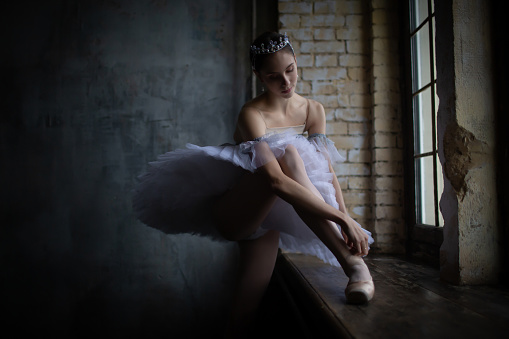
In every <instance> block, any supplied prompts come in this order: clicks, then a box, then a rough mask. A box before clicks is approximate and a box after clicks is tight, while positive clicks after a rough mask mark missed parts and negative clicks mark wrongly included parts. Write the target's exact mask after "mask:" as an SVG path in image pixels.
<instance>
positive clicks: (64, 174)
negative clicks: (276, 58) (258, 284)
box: [0, 0, 251, 337]
mask: <svg viewBox="0 0 509 339" xmlns="http://www.w3.org/2000/svg"><path fill="white" fill-rule="evenodd" d="M2 14H3V15H4V20H3V21H4V22H6V23H8V25H7V26H8V27H9V29H8V31H7V32H6V31H5V30H4V32H3V33H4V35H6V36H5V40H4V41H5V42H6V44H7V46H8V47H9V48H7V49H6V50H5V51H4V53H3V55H2V61H3V62H2V65H3V86H4V87H3V88H4V91H3V94H4V95H5V99H4V100H3V103H4V110H3V113H2V116H1V118H0V119H1V120H0V140H1V148H0V152H1V157H2V166H1V168H0V172H1V174H2V180H3V183H2V190H1V193H0V194H1V199H2V213H1V216H0V218H1V224H2V228H1V234H0V241H1V244H0V248H1V251H2V270H1V271H2V272H1V273H0V274H1V280H2V283H3V288H2V306H4V307H7V308H8V309H9V312H8V314H9V316H10V317H12V319H24V320H25V319H26V320H29V322H30V326H31V328H33V329H51V330H52V332H51V333H52V336H54V335H56V336H62V337H71V336H72V334H74V333H75V331H80V334H82V335H84V334H90V336H91V335H94V333H95V334H98V333H101V334H102V335H106V334H112V335H113V334H115V335H113V337H128V336H130V335H133V336H137V337H150V335H151V334H154V333H153V332H154V331H159V330H164V331H171V332H172V333H173V334H174V335H178V332H179V331H180V330H182V331H184V330H185V331H187V333H188V334H189V335H191V336H192V335H193V333H194V334H196V335H197V334H198V333H199V331H200V330H202V329H207V331H208V333H213V331H215V330H217V329H218V326H221V324H222V322H221V321H218V319H221V317H222V315H224V312H225V310H226V305H227V302H228V298H229V295H230V290H231V287H232V279H233V274H232V273H233V272H234V269H235V264H236V248H235V247H234V245H233V244H226V245H225V244H219V243H214V242H212V241H210V240H208V239H203V238H198V237H194V236H186V235H181V236H167V235H165V234H162V233H161V232H159V231H157V230H154V229H151V228H148V227H147V226H145V225H143V224H141V223H140V222H138V221H136V220H135V218H134V217H133V215H132V212H131V190H132V189H133V187H134V185H135V183H136V176H137V175H139V174H140V173H141V172H142V171H143V170H144V169H145V168H146V164H147V163H148V162H149V161H152V160H155V158H156V156H157V155H158V154H160V153H163V152H166V151H169V150H173V149H175V148H178V147H183V146H184V144H185V143H186V142H192V143H196V144H200V145H205V144H212V145H214V144H220V143H224V142H229V141H231V140H232V133H233V127H234V122H235V119H236V115H237V113H238V110H239V109H240V107H241V106H242V104H243V103H244V102H245V100H246V98H247V97H248V94H249V88H247V84H248V83H249V81H250V69H249V59H248V56H247V55H248V54H247V51H248V44H249V41H250V39H251V24H250V21H251V19H250V18H251V7H250V2H247V1H244V2H242V1H233V0H224V1H215V2H213V3H212V2H209V1H205V0H201V1H192V2H189V1H147V2H141V1H121V2H120V1H93V2H84V1H45V2H40V3H37V4H36V3H35V2H26V1H19V2H15V3H14V4H9V5H6V7H5V8H4V11H3V13H2ZM7 26H6V27H7ZM8 319H11V318H8ZM197 323H199V324H200V326H196V324H197ZM20 329H21V330H23V327H20ZM27 329H28V327H27ZM95 331H97V333H96V332H95ZM99 331H101V332H99ZM136 331H141V332H136ZM41 333H44V332H41ZM141 333H144V334H146V336H145V335H141Z"/></svg>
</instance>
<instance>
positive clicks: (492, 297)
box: [275, 253, 509, 338]
mask: <svg viewBox="0 0 509 339" xmlns="http://www.w3.org/2000/svg"><path fill="white" fill-rule="evenodd" d="M366 263H367V264H368V266H369V268H370V270H371V274H372V276H373V280H374V282H375V297H374V298H373V300H372V301H371V302H370V303H369V304H367V305H361V306H356V305H347V304H346V298H345V294H344V289H345V287H346V284H347V282H348V278H347V277H346V276H345V274H344V272H343V270H342V269H338V268H335V267H333V266H330V265H328V264H325V263H323V262H321V261H320V260H319V259H317V258H315V257H311V256H306V255H302V254H291V253H282V254H280V255H279V257H278V261H277V265H276V270H275V276H276V280H277V281H278V283H279V284H280V286H281V288H282V289H283V290H285V291H286V293H285V294H286V295H287V296H288V298H291V299H292V300H291V301H290V304H292V305H295V307H296V308H297V311H295V310H294V312H297V313H299V316H298V319H301V321H299V324H296V326H297V325H298V326H300V328H301V330H302V332H301V333H302V334H303V336H302V338H399V337H405V338H445V337H447V338H451V337H452V338H457V337H460V338H480V337H486V338H499V337H500V335H501V334H502V333H507V331H508V330H509V290H508V289H507V288H502V287H489V286H452V285H448V284H446V283H443V282H441V281H440V279H439V274H438V271H437V270H435V269H433V268H430V267H427V266H424V265H420V264H417V263H410V262H408V261H405V260H403V259H401V258H396V257H389V256H375V255H370V256H369V257H368V258H366ZM304 334H305V335H304Z"/></svg>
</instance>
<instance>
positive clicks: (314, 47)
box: [300, 41, 345, 53]
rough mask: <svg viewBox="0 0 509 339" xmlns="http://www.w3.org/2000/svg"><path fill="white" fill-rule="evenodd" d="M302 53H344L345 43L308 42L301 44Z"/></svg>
mask: <svg viewBox="0 0 509 339" xmlns="http://www.w3.org/2000/svg"><path fill="white" fill-rule="evenodd" d="M300 51H301V52H302V53H313V52H317V53H343V52H344V51H345V43H344V42H343V41H313V42H307V41H306V42H303V43H302V44H301V47H300Z"/></svg>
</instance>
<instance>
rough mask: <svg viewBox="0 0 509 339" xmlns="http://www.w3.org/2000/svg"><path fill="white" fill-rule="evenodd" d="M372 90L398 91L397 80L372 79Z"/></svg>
mask: <svg viewBox="0 0 509 339" xmlns="http://www.w3.org/2000/svg"><path fill="white" fill-rule="evenodd" d="M340 63H341V59H340ZM373 91H374V92H381V91H391V92H396V93H399V81H398V80H397V79H391V78H376V79H375V80H374V81H373Z"/></svg>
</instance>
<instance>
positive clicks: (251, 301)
mask: <svg viewBox="0 0 509 339" xmlns="http://www.w3.org/2000/svg"><path fill="white" fill-rule="evenodd" d="M278 246H279V232H276V231H269V232H267V233H266V234H265V235H263V236H262V237H261V238H258V239H254V240H244V241H239V249H240V267H239V280H238V285H237V288H236V292H235V296H234V300H233V305H232V308H231V313H230V317H229V322H228V326H227V329H226V336H225V337H226V338H246V337H247V334H248V333H249V329H250V326H251V325H252V324H253V320H254V319H255V316H256V310H257V309H258V306H259V304H260V301H261V299H262V297H263V294H264V293H265V290H266V289H267V285H268V284H269V281H270V278H271V276H272V271H273V270H274V264H275V262H276V256H277V250H278Z"/></svg>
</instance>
